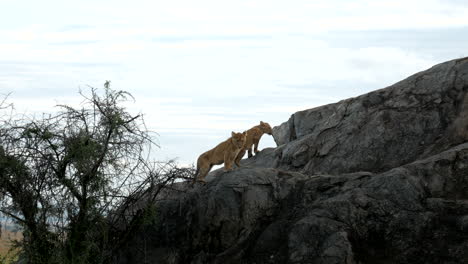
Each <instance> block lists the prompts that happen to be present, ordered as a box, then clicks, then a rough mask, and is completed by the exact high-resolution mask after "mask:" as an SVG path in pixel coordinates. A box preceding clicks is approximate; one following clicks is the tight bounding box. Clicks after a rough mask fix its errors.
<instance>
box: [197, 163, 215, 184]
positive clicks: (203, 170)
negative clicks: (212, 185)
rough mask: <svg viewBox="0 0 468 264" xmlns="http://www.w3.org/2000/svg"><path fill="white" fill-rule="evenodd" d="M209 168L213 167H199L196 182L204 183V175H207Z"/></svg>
mask: <svg viewBox="0 0 468 264" xmlns="http://www.w3.org/2000/svg"><path fill="white" fill-rule="evenodd" d="M211 167H213V166H208V167H207V166H204V167H200V171H199V172H198V175H197V178H196V181H198V182H203V183H206V181H205V177H206V175H207V174H208V172H210V170H211Z"/></svg>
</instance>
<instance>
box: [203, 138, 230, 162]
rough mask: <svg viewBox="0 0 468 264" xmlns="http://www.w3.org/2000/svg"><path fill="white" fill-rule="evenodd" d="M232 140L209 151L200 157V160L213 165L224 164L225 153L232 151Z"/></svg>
mask: <svg viewBox="0 0 468 264" xmlns="http://www.w3.org/2000/svg"><path fill="white" fill-rule="evenodd" d="M231 144H232V143H231V138H229V139H227V140H225V141H223V142H221V143H219V144H218V145H217V146H216V147H214V148H212V149H210V150H208V151H207V152H205V153H203V154H202V155H201V156H200V159H206V160H208V161H210V163H212V164H216V165H218V164H221V163H223V162H224V153H225V152H226V151H230V147H231V146H230V145H231Z"/></svg>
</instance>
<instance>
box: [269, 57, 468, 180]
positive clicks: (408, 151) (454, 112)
mask: <svg viewBox="0 0 468 264" xmlns="http://www.w3.org/2000/svg"><path fill="white" fill-rule="evenodd" d="M467 90H468V59H466V58H465V59H460V60H455V61H450V62H446V63H443V64H439V65H436V66H434V67H432V68H431V69H429V70H427V71H424V72H420V73H417V74H415V75H413V76H411V77H409V78H407V79H405V80H403V81H401V82H398V83H396V84H394V85H392V86H390V87H387V88H385V89H381V90H377V91H374V92H371V93H368V94H365V95H362V96H359V97H356V98H351V99H347V100H344V101H341V102H338V103H335V104H330V105H325V106H322V107H316V108H313V109H309V110H305V111H300V112H297V113H295V114H293V115H292V116H291V118H290V119H289V121H287V122H285V123H283V124H281V125H279V126H277V127H274V128H273V137H274V139H275V141H276V143H277V144H278V145H279V146H281V145H284V144H287V145H288V147H284V148H282V152H281V153H279V154H278V157H277V159H278V167H279V168H281V169H285V170H296V171H301V172H303V173H307V174H314V173H328V174H338V173H344V172H353V171H372V172H381V171H385V170H388V169H391V168H395V167H397V166H401V165H403V164H406V163H409V162H412V161H415V160H417V159H419V158H421V157H426V156H428V155H431V154H434V153H437V152H440V151H442V150H444V149H447V148H449V147H451V146H453V145H456V144H459V143H461V142H464V141H465V140H467V139H468V138H467V137H468V133H466V131H467V129H468V95H467V93H466V92H467ZM421 142H423V144H421ZM305 148H306V149H307V151H306V152H307V153H304V149H305ZM298 157H299V158H298ZM298 159H299V161H298ZM301 159H302V160H301ZM304 159H305V160H307V164H303V163H304Z"/></svg>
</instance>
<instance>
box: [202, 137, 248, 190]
mask: <svg viewBox="0 0 468 264" xmlns="http://www.w3.org/2000/svg"><path fill="white" fill-rule="evenodd" d="M245 140H246V132H244V133H234V132H232V133H231V137H230V138H228V139H227V140H226V141H224V142H221V143H220V144H219V145H217V146H216V147H214V148H213V149H210V150H208V151H207V152H205V153H203V154H201V155H200V157H198V160H197V172H196V173H195V179H194V180H195V181H200V182H205V176H206V175H207V174H208V172H209V171H210V170H211V168H212V167H213V165H219V164H222V163H223V162H224V171H230V170H232V164H233V163H234V161H235V159H236V157H237V154H239V151H241V150H242V148H243V146H244V144H245Z"/></svg>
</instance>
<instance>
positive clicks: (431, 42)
mask: <svg viewBox="0 0 468 264" xmlns="http://www.w3.org/2000/svg"><path fill="white" fill-rule="evenodd" d="M465 56H468V5H467V4H466V1H465V0H443V1H442V0H424V1H423V0H414V1H412V0H405V1H403V0H392V1H380V0H372V1H371V0H353V1H345V0H326V1H321V0H316V1H311V0H309V1H305V0H291V1H275V0H249V1H245V0H237V1H224V0H197V1H193V0H184V1H182V0H171V1H160V0H151V1H140V0H135V1H120V0H113V1H105V0H93V1H90V0H81V1H49V0H43V1H21V0H0V95H5V94H8V93H11V94H10V96H9V101H10V102H13V103H14V104H15V108H16V109H17V111H19V112H23V113H36V112H53V111H56V110H57V108H55V107H54V106H55V105H57V104H63V103H69V104H74V103H76V102H79V101H81V98H80V96H79V94H78V91H79V90H80V89H81V90H83V91H84V92H86V89H89V88H88V86H92V87H98V88H100V87H102V86H103V84H104V82H105V81H106V80H110V81H111V87H112V88H114V89H117V90H125V91H128V92H130V93H131V94H132V95H133V96H134V97H135V100H136V102H135V103H132V104H130V105H129V106H128V107H129V111H131V112H132V113H135V114H138V113H143V114H144V117H145V120H146V124H147V126H148V128H149V129H150V130H152V131H155V132H157V133H158V136H157V141H158V142H159V145H160V148H159V149H155V152H154V158H155V159H157V160H161V161H164V160H169V159H177V160H178V161H179V162H180V163H181V164H191V163H194V162H195V161H196V159H197V157H198V156H199V155H200V154H201V153H203V152H204V151H206V150H209V149H211V148H212V147H214V146H216V145H217V144H218V143H220V142H221V141H224V140H225V139H226V138H228V137H229V136H230V134H231V131H239V132H240V131H244V130H247V129H249V128H250V127H252V126H254V125H257V124H258V123H259V122H260V121H264V122H268V123H270V125H271V126H276V125H280V124H281V123H282V122H285V121H287V120H288V118H289V117H290V116H291V114H293V113H294V112H296V111H299V110H305V109H308V108H312V107H316V106H320V105H324V104H329V103H334V102H337V101H339V100H342V99H346V98H349V97H353V96H358V95H360V94H363V93H367V92H369V91H372V90H376V89H380V88H384V87H387V86H389V85H391V84H393V83H395V82H398V81H399V80H402V79H404V78H406V77H408V76H409V75H411V74H414V73H416V72H419V71H422V70H425V69H427V68H429V67H431V66H433V65H435V64H437V63H441V62H444V61H447V60H451V59H456V58H460V57H465ZM274 146H276V145H275V143H274V141H273V139H272V137H271V136H268V135H265V136H264V137H263V138H262V140H261V142H260V149H262V148H265V147H274Z"/></svg>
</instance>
